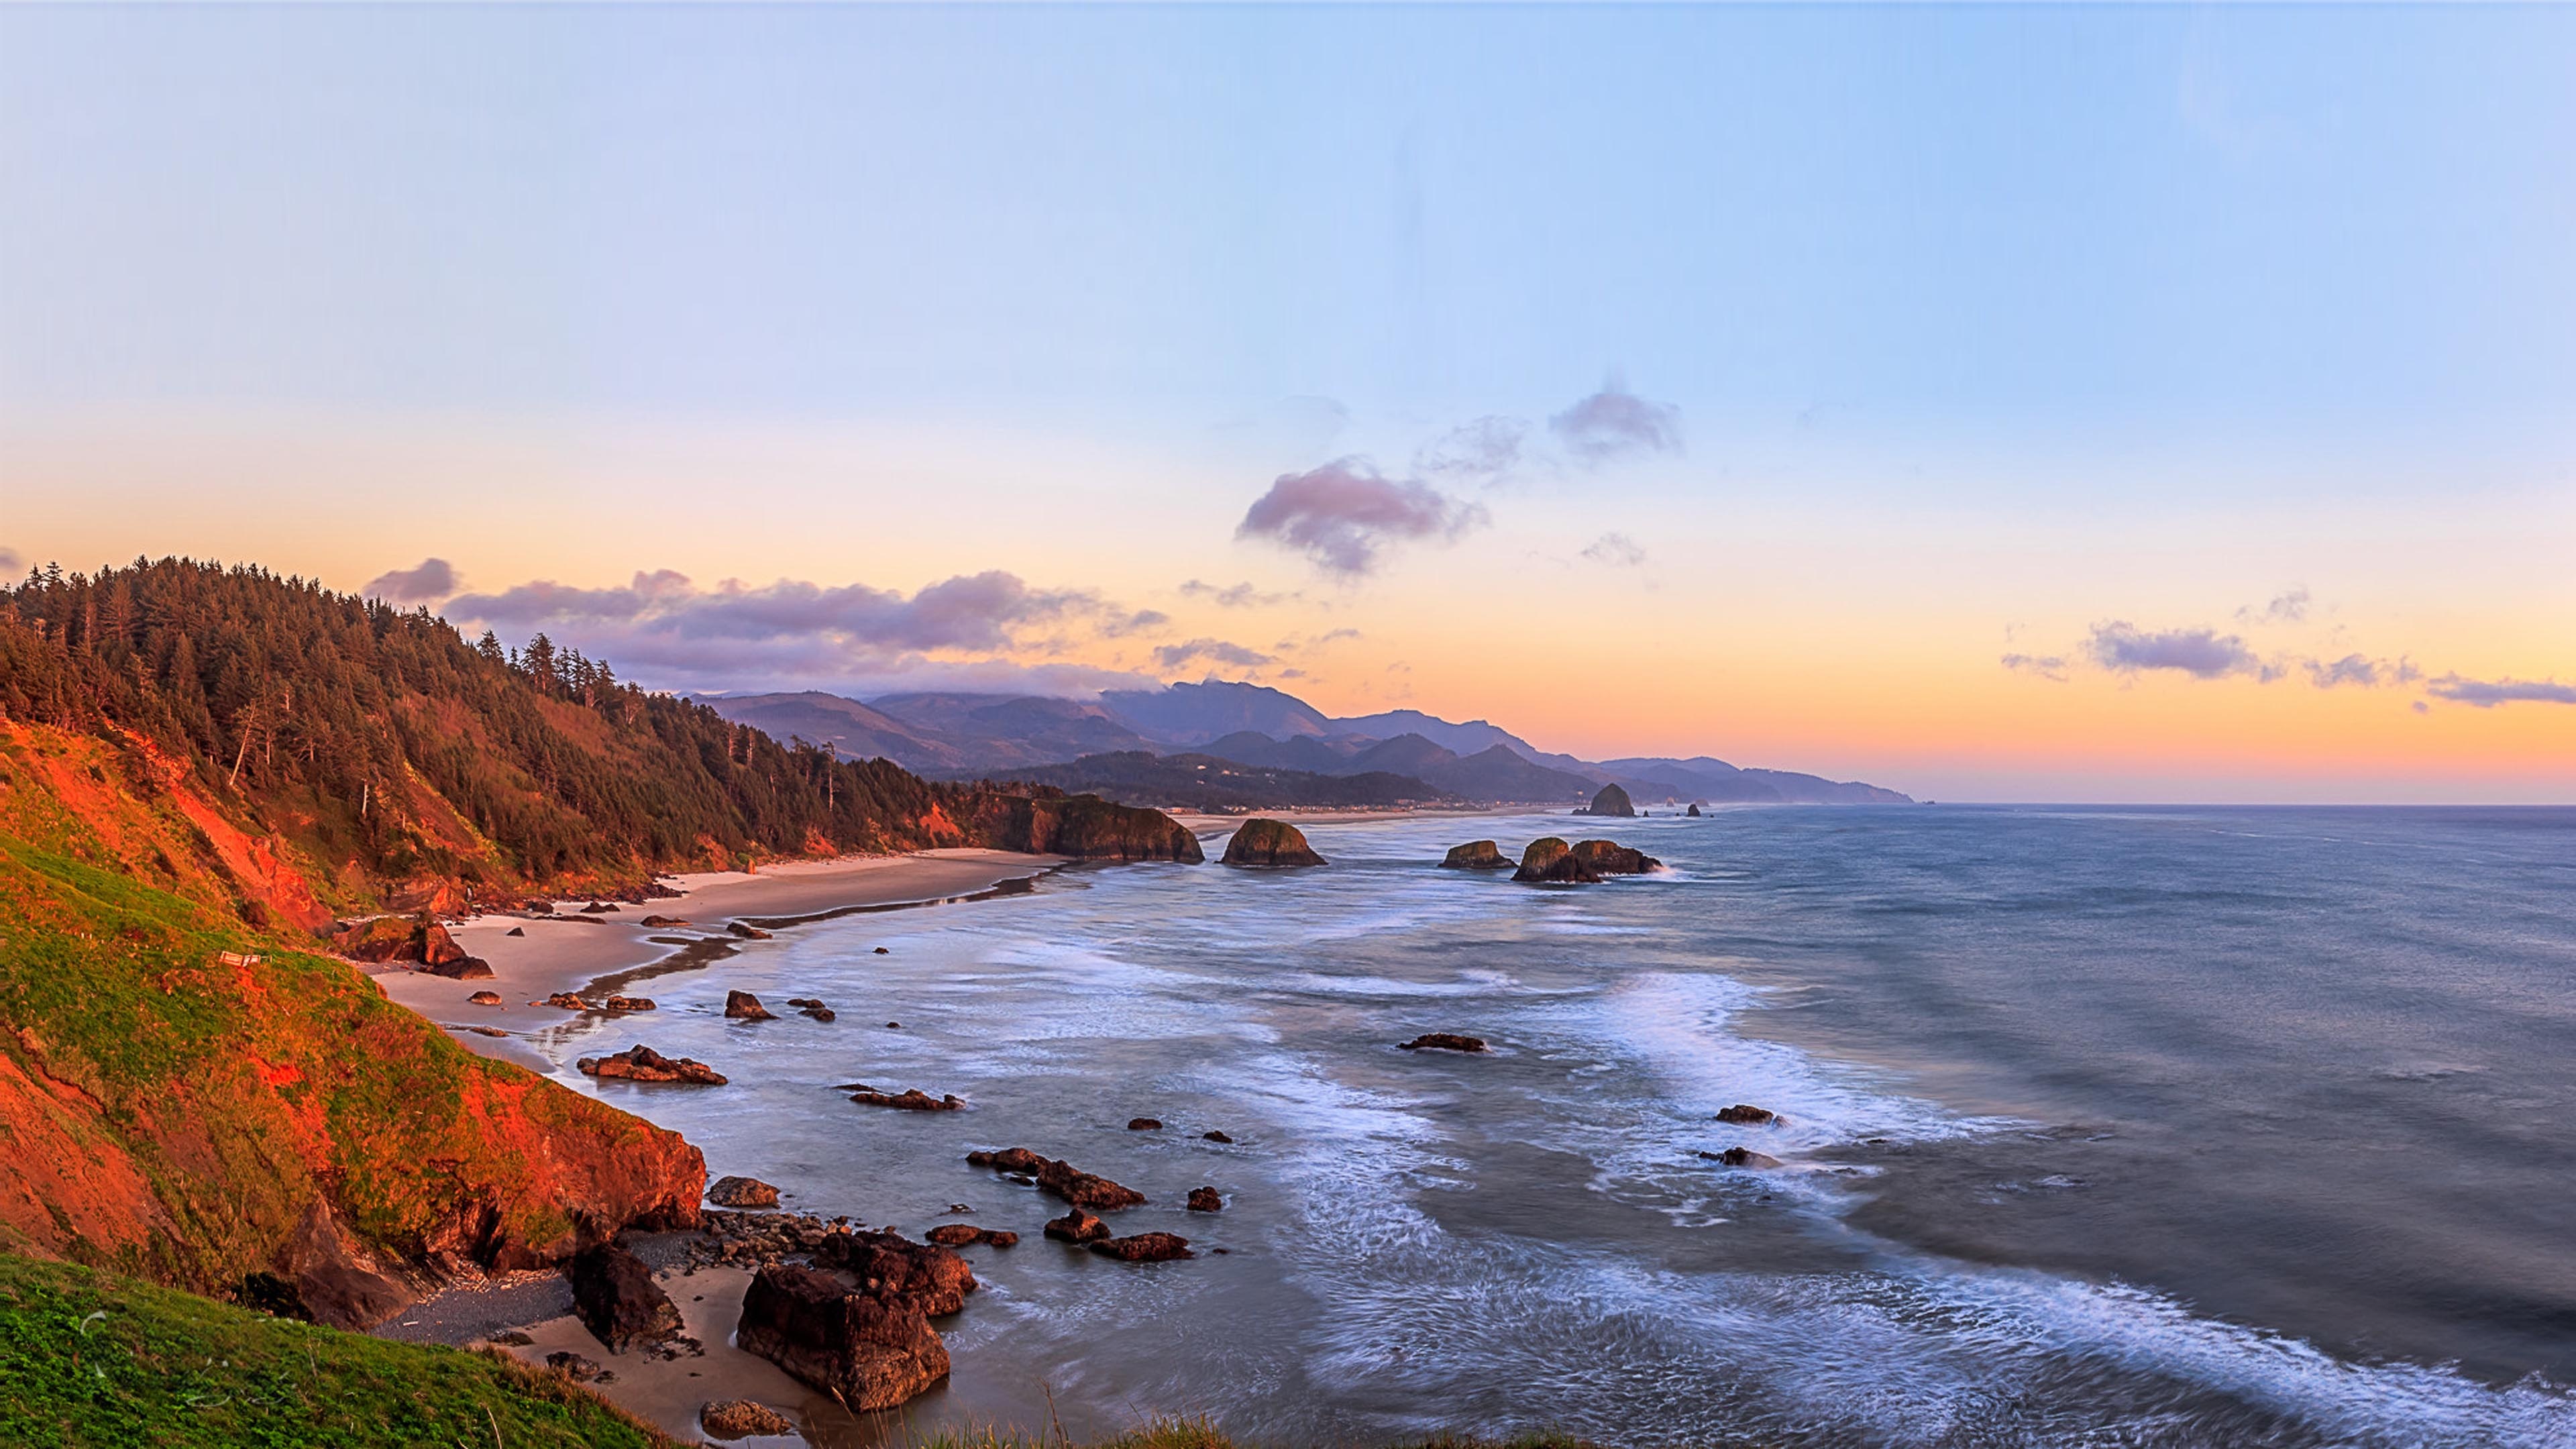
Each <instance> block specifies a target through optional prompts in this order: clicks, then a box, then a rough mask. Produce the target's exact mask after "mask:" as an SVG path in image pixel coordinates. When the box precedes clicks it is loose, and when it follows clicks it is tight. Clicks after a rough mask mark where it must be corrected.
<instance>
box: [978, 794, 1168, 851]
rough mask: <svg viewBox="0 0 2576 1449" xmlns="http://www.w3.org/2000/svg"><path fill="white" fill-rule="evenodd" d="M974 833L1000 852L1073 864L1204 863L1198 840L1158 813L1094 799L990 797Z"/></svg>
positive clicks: (1090, 796)
mask: <svg viewBox="0 0 2576 1449" xmlns="http://www.w3.org/2000/svg"><path fill="white" fill-rule="evenodd" d="M973 819H974V832H973V833H974V834H976V835H977V836H979V837H981V839H982V842H983V843H984V844H987V845H990V846H992V847H993V848H995V849H999V850H1020V851H1027V852H1029V853H1031V854H1036V855H1066V856H1072V857H1074V858H1075V859H1077V860H1129V861H1136V860H1169V861H1178V862H1180V863H1181V864H1183V865H1197V864H1198V863H1199V862H1201V861H1203V860H1205V859H1207V856H1206V855H1205V853H1203V852H1202V851H1201V850H1200V849H1199V841H1198V837H1197V836H1195V835H1192V834H1191V833H1190V832H1189V829H1188V828H1187V827H1186V826H1184V825H1182V824H1181V823H1180V822H1179V821H1177V820H1174V819H1173V818H1172V817H1170V816H1168V815H1166V814H1164V813H1163V812H1162V811H1160V810H1140V809H1136V808H1134V807H1132V806H1127V805H1112V804H1110V803H1109V802H1107V801H1105V800H1102V799H1100V798H1099V797H1098V796H1096V795H1056V794H1053V793H1048V794H1044V795H1035V796H1025V797H1023V796H1009V795H999V794H996V795H991V796H988V797H986V798H985V799H984V800H983V801H982V802H981V803H980V804H979V805H978V807H977V813H976V814H975V816H974V817H973Z"/></svg>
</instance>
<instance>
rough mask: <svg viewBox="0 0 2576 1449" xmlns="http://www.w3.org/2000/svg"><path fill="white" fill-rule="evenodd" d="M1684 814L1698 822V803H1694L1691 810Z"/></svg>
mask: <svg viewBox="0 0 2576 1449" xmlns="http://www.w3.org/2000/svg"><path fill="white" fill-rule="evenodd" d="M1682 813H1683V814H1684V815H1687V816H1689V817H1690V818H1692V819H1693V820H1697V819H1698V818H1699V805H1698V802H1696V801H1694V802H1692V804H1691V808H1689V809H1688V810H1685V811H1683V812H1682Z"/></svg>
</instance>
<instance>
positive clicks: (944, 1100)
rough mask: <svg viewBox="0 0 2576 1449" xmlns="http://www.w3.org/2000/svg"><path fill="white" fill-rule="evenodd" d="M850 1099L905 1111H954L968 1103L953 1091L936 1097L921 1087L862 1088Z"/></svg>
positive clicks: (862, 1104)
mask: <svg viewBox="0 0 2576 1449" xmlns="http://www.w3.org/2000/svg"><path fill="white" fill-rule="evenodd" d="M850 1100H851V1101H853V1102H856V1103H858V1104H860V1105H861V1106H864V1107H893V1108H895V1109H897V1110H899V1111H904V1112H954V1111H956V1110H957V1109H958V1108H960V1107H963V1106H965V1105H966V1104H965V1103H964V1102H961V1101H959V1100H958V1099H957V1097H956V1096H955V1094H953V1093H952V1094H950V1095H948V1096H945V1097H934V1096H932V1095H930V1094H929V1093H928V1092H925V1091H923V1090H921V1089H920V1088H919V1087H906V1088H904V1089H903V1090H902V1091H901V1092H894V1093H887V1092H875V1091H867V1090H861V1091H857V1092H853V1093H851V1094H850Z"/></svg>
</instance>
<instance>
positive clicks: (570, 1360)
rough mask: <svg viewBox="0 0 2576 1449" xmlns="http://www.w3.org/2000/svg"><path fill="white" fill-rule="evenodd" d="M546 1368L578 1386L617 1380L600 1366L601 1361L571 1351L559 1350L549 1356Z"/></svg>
mask: <svg viewBox="0 0 2576 1449" xmlns="http://www.w3.org/2000/svg"><path fill="white" fill-rule="evenodd" d="M546 1367H548V1368H550V1369H553V1370H554V1371H555V1372H557V1373H559V1374H562V1375H563V1376H564V1377H565V1378H568V1379H570V1380H572V1381H573V1382H574V1383H577V1384H602V1383H608V1382H610V1381H612V1380H614V1379H615V1378H616V1375H614V1374H612V1373H610V1372H609V1371H608V1370H606V1369H604V1368H601V1367H600V1366H599V1360H597V1359H595V1358H585V1357H583V1356H582V1355H580V1354H577V1353H574V1352H572V1351H570V1350H569V1349H558V1350H557V1351H555V1352H553V1353H550V1354H547V1355H546Z"/></svg>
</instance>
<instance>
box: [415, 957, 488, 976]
mask: <svg viewBox="0 0 2576 1449" xmlns="http://www.w3.org/2000/svg"><path fill="white" fill-rule="evenodd" d="M422 969H424V970H426V971H428V972H429V974H430V975H432V976H444V977H446V978H447V979H448V980H450V981H489V980H491V979H492V963H491V962H489V961H486V960H484V959H483V958H482V957H480V956H466V955H459V956H458V957H457V958H456V959H455V960H453V961H442V962H440V963H438V964H437V965H435V966H429V967H424V968H422Z"/></svg>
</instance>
